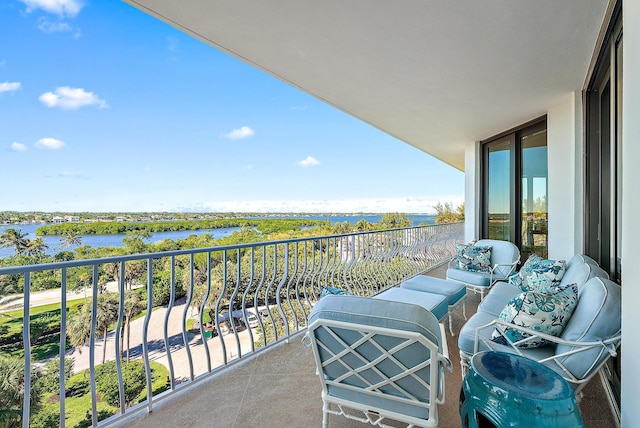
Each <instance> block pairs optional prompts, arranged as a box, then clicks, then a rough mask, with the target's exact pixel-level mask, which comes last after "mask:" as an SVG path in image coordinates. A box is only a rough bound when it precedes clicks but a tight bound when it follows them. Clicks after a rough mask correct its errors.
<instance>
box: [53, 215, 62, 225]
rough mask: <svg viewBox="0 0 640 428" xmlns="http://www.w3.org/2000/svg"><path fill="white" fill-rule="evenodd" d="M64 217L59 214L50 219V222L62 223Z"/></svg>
mask: <svg viewBox="0 0 640 428" xmlns="http://www.w3.org/2000/svg"><path fill="white" fill-rule="evenodd" d="M64 222H65V219H64V218H63V217H60V216H55V217H53V218H52V219H51V223H64Z"/></svg>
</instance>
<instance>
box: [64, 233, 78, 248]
mask: <svg viewBox="0 0 640 428" xmlns="http://www.w3.org/2000/svg"><path fill="white" fill-rule="evenodd" d="M80 245H82V238H81V237H80V235H78V234H77V233H76V232H73V231H69V232H67V233H65V234H64V235H62V239H60V247H61V248H71V249H75V248H76V247H79V246H80Z"/></svg>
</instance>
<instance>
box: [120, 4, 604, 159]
mask: <svg viewBox="0 0 640 428" xmlns="http://www.w3.org/2000/svg"><path fill="white" fill-rule="evenodd" d="M125 1H126V2H127V3H130V4H132V5H133V6H135V7H137V8H139V9H141V10H142V11H144V12H146V13H149V14H150V15H152V16H155V17H157V18H159V19H161V20H163V21H165V22H167V23H169V24H170V25H172V26H174V27H176V28H178V29H180V30H182V31H184V32H186V33H188V34H191V35H193V36H194V37H197V38H198V39H200V40H202V41H204V42H206V43H208V44H209V45H211V46H213V47H216V48H218V49H221V50H223V51H225V52H227V53H229V54H231V55H233V56H235V57H237V58H239V59H240V60H242V61H245V62H247V63H249V64H251V65H253V66H255V67H258V68H260V69H262V70H264V71H265V72H267V73H269V74H271V75H273V76H275V77H277V78H278V79H281V80H283V81H285V82H287V83H289V84H291V85H293V86H295V87H297V88H299V89H301V90H303V91H305V92H307V93H309V94H311V95H313V96H315V97H317V98H319V99H321V100H323V101H325V102H327V103H329V104H331V105H333V106H335V107H337V108H339V109H341V110H343V111H345V112H346V113H348V114H351V115H353V116H355V117H357V118H359V119H361V120H363V121H365V122H367V123H369V124H371V125H372V126H375V127H376V128H379V129H380V130H382V131H384V132H387V133H388V134H390V135H393V136H394V137H396V138H398V139H399V140H402V141H404V142H406V143H408V144H411V145H413V146H415V147H417V148H419V149H420V150H423V151H424V152H426V153H429V154H431V155H432V156H434V157H436V158H438V159H441V160H442V161H444V162H446V163H448V164H450V165H452V166H454V167H455V168H458V169H460V170H463V169H464V145H465V144H467V143H468V142H473V141H477V140H481V139H485V138H487V137H490V136H492V135H495V134H497V133H499V132H501V131H504V130H507V129H509V128H512V127H514V126H517V125H519V124H521V123H524V122H526V121H528V120H531V119H534V118H536V117H539V116H541V115H543V114H545V113H546V110H547V108H548V107H550V106H552V105H553V104H554V102H555V100H556V99H557V98H558V97H559V96H561V95H563V94H566V93H567V92H571V91H576V90H581V89H582V86H583V83H584V80H585V77H586V74H587V69H588V67H589V63H590V61H591V56H592V53H593V50H594V46H595V44H596V39H597V36H598V33H599V30H600V25H601V22H602V20H603V17H604V14H605V11H606V8H607V4H608V0H439V1H436V0H395V1H392V0H369V1H365V0H315V1H312V0H227V1H220V0H180V1H176V0H125Z"/></svg>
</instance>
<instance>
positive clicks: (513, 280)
mask: <svg viewBox="0 0 640 428" xmlns="http://www.w3.org/2000/svg"><path fill="white" fill-rule="evenodd" d="M565 271H566V262H565V261H564V260H548V259H543V258H542V257H540V256H538V255H537V254H531V256H529V258H528V259H527V261H526V262H525V263H524V265H523V266H522V268H521V269H520V271H519V272H518V273H517V274H513V275H511V276H510V277H509V283H510V284H513V285H515V286H516V287H520V289H522V291H539V292H542V293H557V292H558V291H561V290H559V289H558V286H559V285H560V281H562V277H563V276H564V273H565Z"/></svg>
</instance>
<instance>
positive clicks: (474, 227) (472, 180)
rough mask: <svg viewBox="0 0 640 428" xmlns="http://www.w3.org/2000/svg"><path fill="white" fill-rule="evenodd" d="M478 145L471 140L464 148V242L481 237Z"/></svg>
mask: <svg viewBox="0 0 640 428" xmlns="http://www.w3.org/2000/svg"><path fill="white" fill-rule="evenodd" d="M477 147H478V144H477V143H474V142H470V143H468V144H467V145H466V146H465V150H464V219H465V223H464V242H471V241H473V240H475V239H478V238H479V237H480V232H479V230H478V228H479V222H480V219H479V216H478V213H479V212H480V206H479V201H478V188H477V187H476V183H480V177H479V175H478V167H479V163H478V158H477V156H476V151H477V150H478V149H477Z"/></svg>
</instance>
